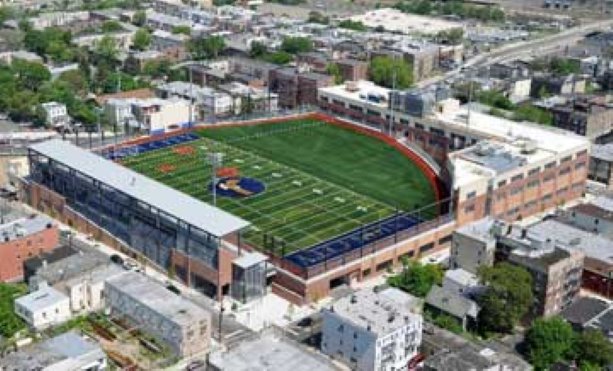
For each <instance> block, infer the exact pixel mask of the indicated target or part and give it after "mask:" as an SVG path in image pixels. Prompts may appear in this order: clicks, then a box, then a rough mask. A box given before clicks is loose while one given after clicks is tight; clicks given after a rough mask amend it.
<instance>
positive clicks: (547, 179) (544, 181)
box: [543, 175, 554, 183]
mask: <svg viewBox="0 0 613 371" xmlns="http://www.w3.org/2000/svg"><path fill="white" fill-rule="evenodd" d="M553 178H554V176H553V175H547V176H546V177H544V178H543V183H547V182H550V181H552V180H553Z"/></svg>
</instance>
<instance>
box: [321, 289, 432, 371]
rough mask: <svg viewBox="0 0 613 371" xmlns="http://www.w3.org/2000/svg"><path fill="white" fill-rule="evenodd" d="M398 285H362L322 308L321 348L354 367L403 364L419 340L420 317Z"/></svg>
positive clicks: (388, 369)
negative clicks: (377, 287)
mask: <svg viewBox="0 0 613 371" xmlns="http://www.w3.org/2000/svg"><path fill="white" fill-rule="evenodd" d="M411 299H412V297H411V296H410V295H408V294H406V293H403V292H401V291H399V290H397V289H386V290H383V291H381V292H375V291H373V290H371V289H364V290H361V291H358V292H355V293H354V294H353V295H351V296H349V297H344V298H342V299H340V300H338V301H336V302H335V303H334V304H333V305H332V306H331V307H330V308H329V309H325V310H323V312H322V314H323V327H322V343H321V350H322V352H323V353H325V354H327V355H329V356H331V357H334V358H337V359H339V360H342V361H343V362H345V363H347V364H348V365H349V366H350V367H351V368H352V369H355V370H383V371H392V370H399V369H402V368H404V367H406V365H407V363H408V362H409V360H411V358H413V357H414V356H415V355H416V354H417V350H418V348H419V345H420V344H421V331H422V317H421V315H420V314H415V311H414V310H412V306H411V304H410V303H411V301H412V300H411Z"/></svg>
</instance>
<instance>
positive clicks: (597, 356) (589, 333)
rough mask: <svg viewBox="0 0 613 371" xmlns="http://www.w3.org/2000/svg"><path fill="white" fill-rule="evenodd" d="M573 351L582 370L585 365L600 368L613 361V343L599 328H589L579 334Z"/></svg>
mask: <svg viewBox="0 0 613 371" xmlns="http://www.w3.org/2000/svg"><path fill="white" fill-rule="evenodd" d="M573 352H574V353H575V354H574V355H575V357H576V359H577V360H578V361H579V365H580V366H581V369H582V370H583V369H584V368H586V367H584V366H585V365H593V366H595V367H596V368H599V367H606V366H607V365H610V364H612V363H613V344H612V343H611V342H610V341H609V339H607V337H606V336H604V335H603V333H602V332H601V331H599V330H595V329H589V330H585V331H584V332H582V333H581V334H579V335H578V336H577V338H576V341H575V346H574V347H573Z"/></svg>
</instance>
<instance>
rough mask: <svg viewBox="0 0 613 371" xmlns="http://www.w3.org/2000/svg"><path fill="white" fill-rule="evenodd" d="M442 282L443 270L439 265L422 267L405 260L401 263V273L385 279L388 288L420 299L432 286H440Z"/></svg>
mask: <svg viewBox="0 0 613 371" xmlns="http://www.w3.org/2000/svg"><path fill="white" fill-rule="evenodd" d="M442 281H443V269H442V268H441V267H440V266H439V265H433V264H427V265H423V264H420V263H418V262H414V261H408V260H406V259H405V260H403V261H402V272H400V273H399V274H398V275H396V276H392V277H389V278H388V279H387V282H388V283H389V284H390V286H393V287H397V288H399V289H401V290H404V291H406V292H408V293H410V294H413V295H415V296H419V297H422V298H423V297H425V296H426V295H427V294H428V292H429V291H430V289H431V288H432V285H440V284H441V282H442Z"/></svg>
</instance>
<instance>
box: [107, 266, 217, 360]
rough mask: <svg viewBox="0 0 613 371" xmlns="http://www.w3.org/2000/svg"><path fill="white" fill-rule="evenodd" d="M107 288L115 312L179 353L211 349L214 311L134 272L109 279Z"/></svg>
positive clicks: (187, 354)
mask: <svg viewBox="0 0 613 371" xmlns="http://www.w3.org/2000/svg"><path fill="white" fill-rule="evenodd" d="M105 292H106V300H107V306H108V307H109V308H110V309H111V313H112V314H113V315H114V316H121V317H124V318H126V319H127V320H128V321H130V322H133V323H134V324H135V325H137V326H138V327H139V328H140V329H142V330H143V331H145V332H148V333H150V334H152V335H153V336H155V337H157V338H159V339H160V340H162V341H163V342H165V343H167V344H168V345H169V346H170V348H171V349H172V350H173V351H174V352H175V354H176V355H177V356H180V357H188V356H193V355H202V354H204V353H206V352H208V351H209V346H210V337H211V314H210V313H209V312H207V311H205V310H204V309H202V308H200V307H199V306H197V305H195V304H194V303H192V302H191V301H189V300H187V299H184V298H182V297H181V296H178V295H176V294H174V293H172V292H170V291H168V290H167V289H166V288H164V287H163V286H161V285H159V284H158V283H157V282H154V281H152V280H151V279H150V278H147V277H145V276H144V275H142V274H138V273H134V272H125V273H123V274H121V275H119V276H116V277H113V278H111V279H109V280H107V281H106V285H105Z"/></svg>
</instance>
